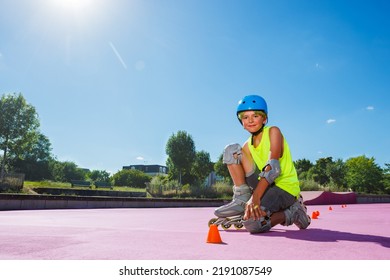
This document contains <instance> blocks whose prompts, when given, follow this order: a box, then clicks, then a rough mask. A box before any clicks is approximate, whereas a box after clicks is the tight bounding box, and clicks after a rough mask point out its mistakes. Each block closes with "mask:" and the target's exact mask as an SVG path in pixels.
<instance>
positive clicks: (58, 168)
mask: <svg viewBox="0 0 390 280" xmlns="http://www.w3.org/2000/svg"><path fill="white" fill-rule="evenodd" d="M50 170H51V174H52V178H53V179H54V180H55V181H57V182H70V181H71V180H85V178H86V173H87V172H86V171H85V170H84V169H81V168H79V167H78V166H77V165H76V164H75V163H74V162H70V161H64V162H60V161H57V160H51V161H50Z"/></svg>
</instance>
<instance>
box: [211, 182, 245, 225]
mask: <svg viewBox="0 0 390 280" xmlns="http://www.w3.org/2000/svg"><path fill="white" fill-rule="evenodd" d="M251 196H252V190H251V188H250V187H249V186H248V185H246V184H245V185H242V186H239V187H236V186H233V199H232V201H231V202H229V203H228V204H226V205H223V206H221V207H218V208H217V209H215V211H214V215H215V216H217V217H218V219H216V218H213V219H211V220H210V221H209V225H210V224H216V225H217V226H218V225H221V226H222V228H224V229H228V228H230V227H231V226H232V225H234V226H235V228H237V229H239V228H242V227H243V224H242V216H243V215H244V212H245V206H246V203H247V202H248V200H249V199H250V198H251Z"/></svg>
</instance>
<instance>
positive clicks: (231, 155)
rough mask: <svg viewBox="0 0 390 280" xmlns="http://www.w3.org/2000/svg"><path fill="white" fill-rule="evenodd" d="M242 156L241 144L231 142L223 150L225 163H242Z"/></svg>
mask: <svg viewBox="0 0 390 280" xmlns="http://www.w3.org/2000/svg"><path fill="white" fill-rule="evenodd" d="M241 157H242V151H241V145H240V144H229V145H227V146H226V147H225V149H224V150H223V163H225V164H240V163H241Z"/></svg>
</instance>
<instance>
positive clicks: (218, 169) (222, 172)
mask: <svg viewBox="0 0 390 280" xmlns="http://www.w3.org/2000/svg"><path fill="white" fill-rule="evenodd" d="M214 171H215V173H216V174H217V175H219V176H221V177H223V178H224V180H225V181H228V182H229V183H232V179H231V177H230V173H229V169H228V168H227V165H226V164H224V163H223V153H222V154H221V155H220V156H219V158H218V161H217V162H216V163H215V164H214Z"/></svg>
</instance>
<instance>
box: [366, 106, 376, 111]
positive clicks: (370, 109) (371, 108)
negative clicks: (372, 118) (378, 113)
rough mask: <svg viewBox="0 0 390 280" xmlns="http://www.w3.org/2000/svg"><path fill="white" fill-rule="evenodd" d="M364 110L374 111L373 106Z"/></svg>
mask: <svg viewBox="0 0 390 280" xmlns="http://www.w3.org/2000/svg"><path fill="white" fill-rule="evenodd" d="M366 110H368V111H372V110H374V106H367V107H366Z"/></svg>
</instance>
